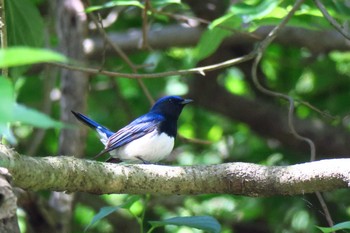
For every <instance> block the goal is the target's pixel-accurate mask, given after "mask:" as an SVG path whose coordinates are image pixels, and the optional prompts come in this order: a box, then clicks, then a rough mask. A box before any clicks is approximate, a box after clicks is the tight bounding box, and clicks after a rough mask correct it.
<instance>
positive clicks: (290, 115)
mask: <svg viewBox="0 0 350 233" xmlns="http://www.w3.org/2000/svg"><path fill="white" fill-rule="evenodd" d="M303 2H304V0H298V1H297V2H296V3H295V4H294V6H293V8H292V9H291V11H290V12H289V13H288V14H287V16H286V17H285V18H284V19H283V20H282V22H281V23H280V24H278V25H277V26H276V27H275V28H274V29H273V30H272V31H271V32H270V33H269V35H268V36H267V37H266V38H265V39H264V40H263V41H262V42H261V44H260V46H259V47H258V54H257V56H256V58H255V60H254V63H253V67H252V76H253V81H254V83H255V85H256V87H257V88H258V89H259V90H260V91H261V92H263V93H265V94H267V95H270V96H274V97H279V98H283V99H286V100H287V101H288V102H289V111H288V126H289V128H290V130H291V132H292V134H293V135H294V137H296V138H298V139H300V140H303V141H305V142H307V143H308V144H309V146H310V160H311V161H314V160H315V159H316V147H315V144H314V142H313V141H312V140H311V139H309V138H307V137H304V136H301V135H300V134H298V133H297V131H296V130H295V127H294V123H293V116H294V99H293V98H292V97H291V96H288V95H285V94H282V93H278V92H274V91H271V90H268V89H266V88H265V87H263V86H262V85H261V84H260V83H259V80H258V78H257V68H258V64H259V62H260V60H261V57H262V55H263V52H264V51H265V49H266V48H267V46H268V45H269V44H270V43H271V42H272V41H273V40H274V39H275V38H276V36H277V34H278V32H279V31H280V30H281V29H282V28H283V27H284V26H285V25H286V24H287V22H288V21H289V19H290V18H291V17H292V16H293V15H294V14H295V12H296V11H297V9H299V7H300V6H301V4H302V3H303ZM315 193H316V196H317V198H318V200H319V202H320V203H321V206H322V209H323V212H324V214H325V216H326V219H327V222H328V224H329V226H331V227H332V226H333V221H332V217H331V215H330V212H329V211H328V208H327V205H326V202H325V201H324V199H323V197H322V195H321V193H320V192H315Z"/></svg>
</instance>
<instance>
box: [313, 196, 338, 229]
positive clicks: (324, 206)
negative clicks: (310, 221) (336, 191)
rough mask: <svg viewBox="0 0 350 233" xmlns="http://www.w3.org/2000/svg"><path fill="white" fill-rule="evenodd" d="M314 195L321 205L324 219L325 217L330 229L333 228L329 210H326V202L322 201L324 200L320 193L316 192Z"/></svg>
mask: <svg viewBox="0 0 350 233" xmlns="http://www.w3.org/2000/svg"><path fill="white" fill-rule="evenodd" d="M315 194H316V197H317V199H318V201H319V202H320V204H321V207H322V209H323V213H324V215H325V217H326V220H327V223H328V225H329V226H330V227H332V226H333V220H332V216H331V213H330V212H329V210H328V207H327V204H326V202H325V201H324V198H323V197H322V194H321V192H318V191H316V192H315ZM333 233H335V232H333Z"/></svg>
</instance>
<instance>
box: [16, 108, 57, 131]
mask: <svg viewBox="0 0 350 233" xmlns="http://www.w3.org/2000/svg"><path fill="white" fill-rule="evenodd" d="M12 121H19V122H21V123H24V124H29V125H32V126H35V127H39V128H45V129H46V128H61V127H63V124H62V123H61V122H59V121H56V120H53V119H52V118H50V117H49V116H47V115H45V114H44V113H41V112H39V111H37V110H35V109H31V108H27V107H25V106H23V105H20V104H15V105H14V114H13V119H12Z"/></svg>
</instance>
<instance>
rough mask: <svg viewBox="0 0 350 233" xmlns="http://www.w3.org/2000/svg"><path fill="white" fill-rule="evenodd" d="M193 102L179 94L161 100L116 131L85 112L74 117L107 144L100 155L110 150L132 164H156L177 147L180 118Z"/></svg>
mask: <svg viewBox="0 0 350 233" xmlns="http://www.w3.org/2000/svg"><path fill="white" fill-rule="evenodd" d="M190 102H192V100H191V99H183V98H181V97H179V96H166V97H163V98H161V99H159V100H158V101H157V102H156V103H155V104H154V105H153V107H152V108H151V110H150V111H149V112H148V113H146V114H144V115H142V116H140V117H138V118H136V119H135V120H134V121H132V122H131V123H129V124H128V125H127V126H125V127H123V128H121V129H120V130H118V131H117V132H115V133H114V132H113V131H111V130H109V129H107V128H106V127H104V126H102V125H100V124H99V123H97V122H95V121H93V120H91V119H90V118H88V117H87V116H84V115H83V114H81V113H77V112H74V111H72V113H73V114H74V116H75V117H76V118H77V119H78V120H80V121H81V122H83V123H84V124H86V125H87V126H89V127H90V128H93V129H95V130H96V131H97V133H98V134H99V136H100V140H101V142H102V143H103V144H104V145H105V149H103V150H102V151H101V152H100V153H99V154H98V155H96V156H95V158H96V157H98V156H100V155H103V154H105V153H108V152H109V153H110V155H111V157H112V158H114V159H117V160H121V161H124V162H129V163H141V162H143V163H156V162H158V161H160V160H162V159H164V158H165V157H167V156H168V155H169V154H170V152H171V151H172V150H173V148H174V141H175V137H176V133H177V120H178V118H179V116H180V114H181V111H182V109H183V107H184V106H185V105H186V104H188V103H190Z"/></svg>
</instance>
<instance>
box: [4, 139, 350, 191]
mask: <svg viewBox="0 0 350 233" xmlns="http://www.w3.org/2000/svg"><path fill="white" fill-rule="evenodd" d="M0 166H1V167H5V168H7V169H8V170H9V171H10V173H11V174H12V176H13V181H14V184H15V185H17V186H19V187H21V188H23V189H26V190H56V191H67V192H88V193H94V194H104V193H130V194H141V193H151V194H187V195H188V194H204V193H227V194H236V195H246V196H271V195H297V194H304V193H312V192H315V191H330V190H334V189H339V188H348V187H349V185H350V159H332V160H322V161H317V162H309V163H304V164H298V165H291V166H263V165H256V164H250V163H227V164H219V165H199V166H184V167H180V166H160V165H119V164H110V163H102V162H96V161H90V160H83V159H77V158H74V157H68V156H67V157H66V156H59V157H44V158H33V157H28V156H23V155H19V154H18V153H16V152H14V151H12V150H9V149H7V148H6V147H5V146H3V145H0Z"/></svg>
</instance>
